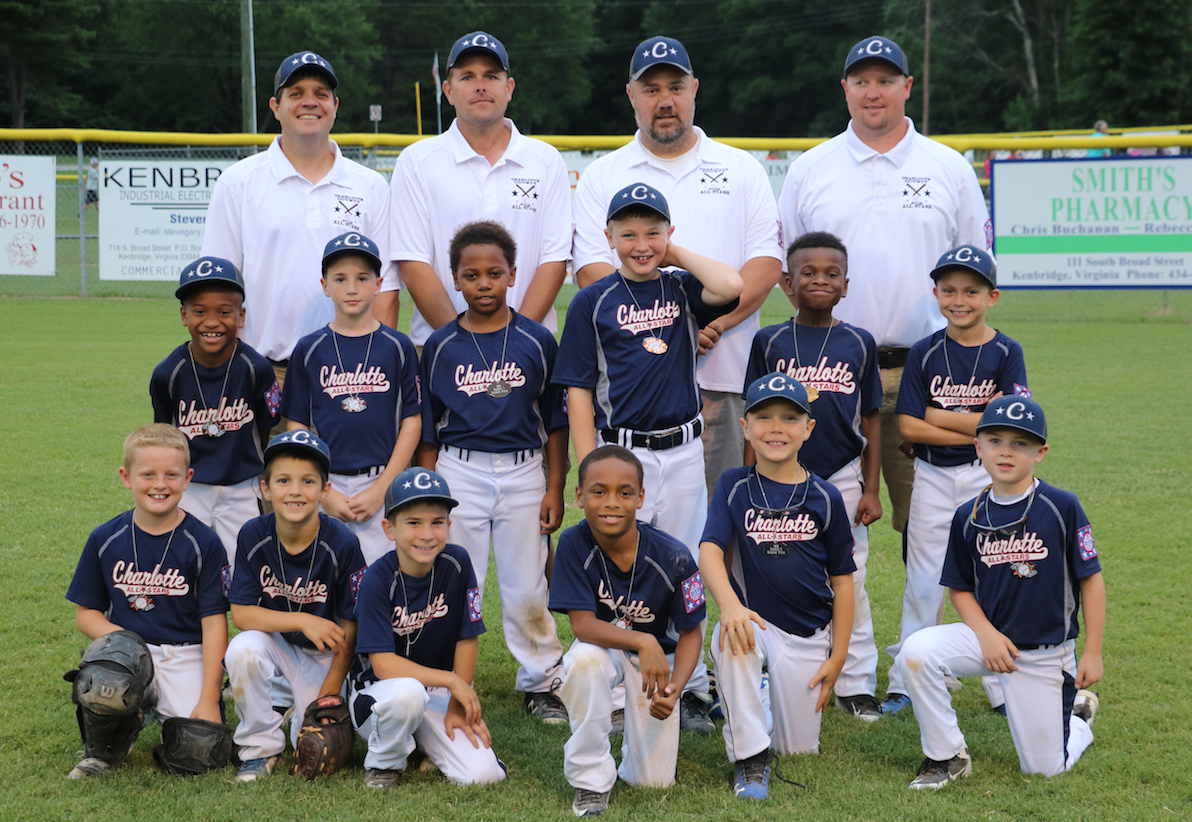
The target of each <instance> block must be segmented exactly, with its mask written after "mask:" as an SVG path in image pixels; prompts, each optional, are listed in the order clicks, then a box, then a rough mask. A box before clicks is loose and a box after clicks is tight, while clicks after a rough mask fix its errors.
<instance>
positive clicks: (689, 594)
mask: <svg viewBox="0 0 1192 822" xmlns="http://www.w3.org/2000/svg"><path fill="white" fill-rule="evenodd" d="M703 604H704V580H703V577H701V576H700V575H699V571H696V572H695V573H694V574H692V575H691V576H689V577H688V578H687V579H685V580H683V607H684V608H686V609H687V613H689V614H690V613H691V612H692V611H694V610H695V609H696V608H698V607H700V606H701V605H703Z"/></svg>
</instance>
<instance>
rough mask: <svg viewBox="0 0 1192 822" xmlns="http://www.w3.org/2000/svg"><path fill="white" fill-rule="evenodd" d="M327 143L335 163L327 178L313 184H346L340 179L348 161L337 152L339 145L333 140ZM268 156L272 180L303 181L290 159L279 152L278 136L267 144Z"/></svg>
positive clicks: (279, 142)
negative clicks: (292, 179)
mask: <svg viewBox="0 0 1192 822" xmlns="http://www.w3.org/2000/svg"><path fill="white" fill-rule="evenodd" d="M329 142H330V143H331V151H332V153H333V154H334V155H335V161H334V162H333V163H332V165H331V170H330V171H328V172H327V176H326V177H324V178H323V179H322V180H319V182H318V183H316V184H315V185H316V186H321V185H324V184H336V185H345V184H346V183H343V181H342V178H343V175H344V174H346V173H347V169H346V168H345V167H344V163H345V162H348V161H346V160H344V155H343V153H342V152H341V151H340V150H339V143H337V142H335V141H334V140H329ZM268 154H269V169H270V170H271V171H272V172H273V179H274V180H275V181H277V182H278V183H281V182H284V181H285V180H288V179H290V178H291V177H299V178H302V179H305V178H304V177H302V175H301V174H299V173H298V170H297V169H296V168H294V164H293V163H291V162H290V158H289V157H287V156H286V153H285V152H284V151H282V150H281V135H280V134H279V135H278V136H276V137H274V138H273V142H272V143H270V144H269V152H268Z"/></svg>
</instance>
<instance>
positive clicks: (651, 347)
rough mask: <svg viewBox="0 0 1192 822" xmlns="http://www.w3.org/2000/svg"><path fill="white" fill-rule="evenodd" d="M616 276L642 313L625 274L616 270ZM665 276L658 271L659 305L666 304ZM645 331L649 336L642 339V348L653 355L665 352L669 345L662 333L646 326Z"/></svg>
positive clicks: (634, 305)
mask: <svg viewBox="0 0 1192 822" xmlns="http://www.w3.org/2000/svg"><path fill="white" fill-rule="evenodd" d="M617 276H618V277H620V278H621V282H622V283H623V284H624V285H625V290H626V291H628V292H629V299H631V300H633V307H634V308H636V309H637V311H638V313H639V314H640V313H642V307H641V304H640V303H639V302H638V301H637V297H636V296H634V294H633V289H632V288H630V287H629V281H628V280H626V279H625V275H624V274H622V273H621V272H620V271H618V272H617ZM665 277H666V275H665V274H662V273H661V272H659V274H658V287H659V288H661V289H662V302H660V303H659V306H665V305H666V279H665ZM646 331H647V332H649V334H650V336H648V337H646V338H645V339H643V340H642V348H644V349H646V350H647V351H649V352H650V353H651V354H655V355H658V354H665V353H666V349H667V348H669V347H670V346H668V345H667V344H666V340H664V339H662V335H661V334H655V333H654V329H653V328H647V329H646Z"/></svg>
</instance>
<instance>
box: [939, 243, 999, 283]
mask: <svg viewBox="0 0 1192 822" xmlns="http://www.w3.org/2000/svg"><path fill="white" fill-rule="evenodd" d="M957 268H959V269H962V270H964V271H971V272H973V273H974V274H976V275H977V276H978V277H981V278H982V279H983V280H985V281H986V282H987V283H989V287H990V288H997V261H996V260H994V259H993V255H992V254H990V253H989V252H988V251H986V250H984V249H982V248H977V247H976V246H975V245H962V246H960V247H959V248H954V249H952V250H951V251H948V252H946V253H945V254H944V256H942V257H940V258H939V262H937V263H936V264H935V268H933V269H931V279H932V280H934V281H935V282H939V279H940V277H942V276H944V275H945V274H947V273H948V272H949V271H952V270H954V269H957Z"/></svg>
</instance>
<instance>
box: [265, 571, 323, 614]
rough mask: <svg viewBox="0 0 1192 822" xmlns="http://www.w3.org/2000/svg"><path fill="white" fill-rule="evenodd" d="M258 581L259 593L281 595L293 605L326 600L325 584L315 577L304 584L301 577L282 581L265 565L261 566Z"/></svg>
mask: <svg viewBox="0 0 1192 822" xmlns="http://www.w3.org/2000/svg"><path fill="white" fill-rule="evenodd" d="M260 581H261V593H263V594H264V595H265V596H267V597H271V598H276V597H282V598H284V599H288V600H289V601H290V602H293V603H294V604H295V605H310V604H312V603H315V602H326V601H327V586H326V585H325V584H323V583H322V582H320V581H319V580H317V579H312V580H307V581H306V584H305V585H304V584H303V582H302V577H298V578H297V579H296V580H294V581H293V582H283V581H282V580H281V579H279V578H278V576H277V574H275V573H273V569H272V568H270V567H269V566H268V565H266V566H264V567H262V568H261V574H260Z"/></svg>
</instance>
